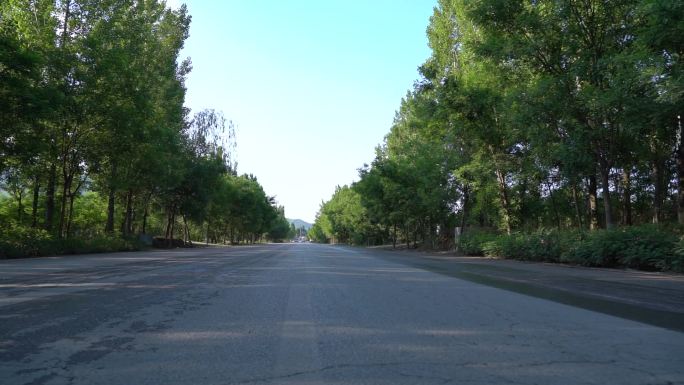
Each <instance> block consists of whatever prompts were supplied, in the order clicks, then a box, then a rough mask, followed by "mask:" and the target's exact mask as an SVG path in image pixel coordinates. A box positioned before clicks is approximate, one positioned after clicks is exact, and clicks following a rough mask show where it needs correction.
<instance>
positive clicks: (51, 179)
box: [45, 163, 57, 231]
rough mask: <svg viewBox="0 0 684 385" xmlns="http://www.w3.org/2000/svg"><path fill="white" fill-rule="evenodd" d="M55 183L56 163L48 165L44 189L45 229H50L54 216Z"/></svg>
mask: <svg viewBox="0 0 684 385" xmlns="http://www.w3.org/2000/svg"><path fill="white" fill-rule="evenodd" d="M56 184H57V165H56V164H54V163H52V164H51V165H50V173H49V174H48V185H47V190H46V191H45V230H47V231H52V226H53V222H54V218H55V188H56Z"/></svg>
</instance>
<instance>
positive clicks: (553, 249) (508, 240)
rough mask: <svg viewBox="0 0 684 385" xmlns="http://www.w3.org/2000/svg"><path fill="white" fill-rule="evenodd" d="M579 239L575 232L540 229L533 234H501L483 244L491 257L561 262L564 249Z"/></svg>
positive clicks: (486, 252)
mask: <svg viewBox="0 0 684 385" xmlns="http://www.w3.org/2000/svg"><path fill="white" fill-rule="evenodd" d="M576 239H577V236H576V234H575V233H572V232H562V233H561V232H558V231H550V230H544V229H542V230H539V231H537V232H535V233H532V234H523V233H519V234H513V235H510V236H509V235H500V236H498V237H496V238H495V239H493V240H491V241H489V242H487V243H485V244H484V246H483V250H484V254H485V255H486V256H489V257H496V258H511V259H520V260H524V261H539V262H559V261H560V257H561V255H562V253H563V250H565V248H567V247H568V246H567V245H568V244H569V243H570V242H572V241H574V240H576Z"/></svg>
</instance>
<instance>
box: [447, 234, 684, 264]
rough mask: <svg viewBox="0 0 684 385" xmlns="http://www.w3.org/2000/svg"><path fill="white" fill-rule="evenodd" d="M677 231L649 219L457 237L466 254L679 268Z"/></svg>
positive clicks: (682, 248)
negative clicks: (594, 227)
mask: <svg viewBox="0 0 684 385" xmlns="http://www.w3.org/2000/svg"><path fill="white" fill-rule="evenodd" d="M680 233H681V231H680V230H679V228H670V227H664V226H656V225H650V224H649V225H641V226H631V227H622V228H618V229H612V230H599V231H594V232H588V233H585V234H579V233H578V232H576V231H557V230H546V229H541V230H538V231H536V232H533V233H515V234H512V235H505V234H501V235H496V234H494V233H491V232H483V231H473V232H471V233H470V234H468V233H466V234H463V235H462V236H461V241H460V242H459V250H461V251H462V252H463V253H464V254H467V255H485V256H487V257H492V258H507V259H517V260H523V261H537V262H563V263H570V264H578V265H583V266H596V267H627V268H635V269H645V270H671V271H682V268H683V267H684V240H682V238H680V237H681V235H679V234H680Z"/></svg>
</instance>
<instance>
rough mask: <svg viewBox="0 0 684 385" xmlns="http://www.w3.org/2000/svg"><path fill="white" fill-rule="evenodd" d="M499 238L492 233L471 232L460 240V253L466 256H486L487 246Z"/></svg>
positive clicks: (463, 235)
mask: <svg viewBox="0 0 684 385" xmlns="http://www.w3.org/2000/svg"><path fill="white" fill-rule="evenodd" d="M496 238H497V234H496V233H494V232H491V231H482V230H469V231H467V232H466V233H464V234H462V235H461V236H460V237H459V239H458V245H457V247H458V251H459V252H461V253H463V254H466V255H484V252H485V250H484V248H485V246H486V245H487V244H488V243H490V242H491V241H493V240H495V239H496Z"/></svg>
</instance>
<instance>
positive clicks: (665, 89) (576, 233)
mask: <svg viewBox="0 0 684 385" xmlns="http://www.w3.org/2000/svg"><path fill="white" fill-rule="evenodd" d="M427 35H428V40H429V46H430V48H431V50H432V55H431V56H430V58H428V59H427V61H426V62H425V63H424V64H423V65H422V66H421V67H420V68H419V70H420V74H421V77H420V79H418V80H417V81H416V82H415V84H414V87H413V88H412V89H411V90H410V91H409V92H408V93H407V95H406V97H405V98H404V99H403V100H402V101H401V105H400V106H399V109H398V111H397V113H396V116H395V119H394V124H393V125H392V127H391V129H390V132H389V133H388V134H387V136H386V138H385V140H384V142H383V143H382V144H381V145H380V146H378V147H377V149H376V156H375V159H374V161H373V162H372V163H371V164H370V165H364V166H363V167H362V168H361V169H360V170H359V177H360V178H359V181H358V182H356V183H354V184H352V185H351V186H342V187H338V188H337V190H336V192H335V194H334V195H333V196H332V197H331V198H330V200H328V201H327V202H324V203H323V204H322V205H321V208H320V211H319V214H318V217H317V220H316V223H315V225H314V227H313V228H312V229H311V231H310V237H311V238H312V239H315V240H316V241H318V242H333V243H351V244H359V245H372V244H394V245H395V246H396V245H398V244H405V245H406V246H407V247H424V248H442V249H448V248H458V249H459V250H460V251H461V252H463V253H466V254H473V255H486V256H492V257H501V258H516V259H523V260H535V261H550V262H565V263H574V264H581V265H589V266H616V267H617V266H622V267H633V268H641V269H660V270H676V271H683V270H684V241H682V229H683V227H682V226H684V145H682V125H683V124H684V122H682V118H683V117H682V115H684V76H683V74H684V72H683V71H684V67H683V66H682V65H683V64H684V63H683V62H682V59H683V58H684V3H682V2H673V1H667V0H629V1H620V2H609V1H581V2H577V1H535V2H529V1H499V0H477V1H470V0H468V1H466V0H440V1H439V2H438V6H437V7H436V8H435V11H434V14H433V16H432V18H431V20H430V25H429V27H428V31H427ZM457 233H459V234H460V236H457Z"/></svg>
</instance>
